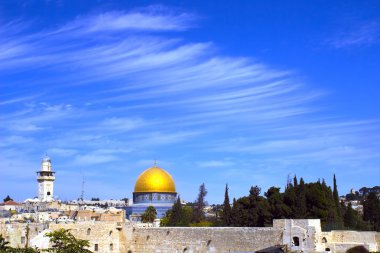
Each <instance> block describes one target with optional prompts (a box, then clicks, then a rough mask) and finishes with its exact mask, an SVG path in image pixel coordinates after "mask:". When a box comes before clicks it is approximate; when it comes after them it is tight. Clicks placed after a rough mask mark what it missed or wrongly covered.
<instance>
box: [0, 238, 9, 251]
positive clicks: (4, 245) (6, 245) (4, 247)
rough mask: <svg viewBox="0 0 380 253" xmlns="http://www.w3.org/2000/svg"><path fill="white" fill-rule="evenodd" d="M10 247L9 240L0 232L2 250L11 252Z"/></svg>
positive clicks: (0, 249)
mask: <svg viewBox="0 0 380 253" xmlns="http://www.w3.org/2000/svg"><path fill="white" fill-rule="evenodd" d="M10 249H11V247H9V242H7V241H6V240H5V238H4V237H3V235H1V234H0V252H9V250H10Z"/></svg>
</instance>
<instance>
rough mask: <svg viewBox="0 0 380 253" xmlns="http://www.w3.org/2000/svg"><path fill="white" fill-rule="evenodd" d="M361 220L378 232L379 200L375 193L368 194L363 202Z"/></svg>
mask: <svg viewBox="0 0 380 253" xmlns="http://www.w3.org/2000/svg"><path fill="white" fill-rule="evenodd" d="M363 219H364V220H365V221H369V222H370V224H371V226H372V227H373V229H374V230H376V231H380V199H379V197H378V196H377V195H376V193H375V192H370V193H369V194H368V195H367V197H366V198H365V200H364V202H363Z"/></svg>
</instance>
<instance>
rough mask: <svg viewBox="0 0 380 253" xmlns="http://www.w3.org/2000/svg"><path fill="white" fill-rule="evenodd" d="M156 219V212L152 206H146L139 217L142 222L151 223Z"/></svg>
mask: <svg viewBox="0 0 380 253" xmlns="http://www.w3.org/2000/svg"><path fill="white" fill-rule="evenodd" d="M156 217H157V211H156V208H154V206H148V207H147V209H146V210H145V212H144V213H143V214H142V216H141V220H142V222H153V221H154V220H155V219H156Z"/></svg>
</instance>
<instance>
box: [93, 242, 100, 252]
mask: <svg viewBox="0 0 380 253" xmlns="http://www.w3.org/2000/svg"><path fill="white" fill-rule="evenodd" d="M98 250H99V245H98V244H97V243H96V244H95V245H94V251H98Z"/></svg>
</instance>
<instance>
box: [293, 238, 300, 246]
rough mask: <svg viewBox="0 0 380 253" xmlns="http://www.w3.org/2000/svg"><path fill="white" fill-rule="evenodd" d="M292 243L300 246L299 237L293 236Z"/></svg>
mask: <svg viewBox="0 0 380 253" xmlns="http://www.w3.org/2000/svg"><path fill="white" fill-rule="evenodd" d="M293 245H294V246H300V238H299V237H297V236H294V237H293Z"/></svg>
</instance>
